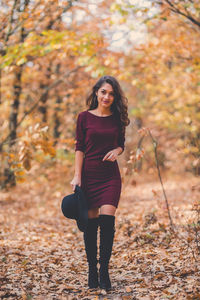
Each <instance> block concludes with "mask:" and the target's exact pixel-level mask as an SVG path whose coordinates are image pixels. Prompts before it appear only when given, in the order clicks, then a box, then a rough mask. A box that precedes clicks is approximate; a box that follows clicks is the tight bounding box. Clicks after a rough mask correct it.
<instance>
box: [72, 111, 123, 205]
mask: <svg viewBox="0 0 200 300" xmlns="http://www.w3.org/2000/svg"><path fill="white" fill-rule="evenodd" d="M124 141H125V137H124V134H122V129H121V126H120V122H119V120H118V119H117V118H116V116H115V115H114V114H112V115H110V116H106V117H100V116H96V115H94V114H92V113H91V112H89V111H83V112H81V113H80V114H79V115H78V119H77V127H76V147H75V151H77V150H79V151H82V152H84V154H85V155H84V160H83V166H82V174H81V188H82V189H83V191H84V193H85V196H86V199H87V202H88V208H89V209H91V208H95V207H100V206H102V205H104V204H111V205H114V206H115V207H118V203H119V199H120V193H121V176H120V171H119V167H118V163H117V161H116V160H115V161H114V162H112V161H108V160H105V161H102V159H103V157H104V156H105V154H106V153H107V152H109V151H110V150H113V149H115V148H117V147H121V148H122V149H123V150H124Z"/></svg>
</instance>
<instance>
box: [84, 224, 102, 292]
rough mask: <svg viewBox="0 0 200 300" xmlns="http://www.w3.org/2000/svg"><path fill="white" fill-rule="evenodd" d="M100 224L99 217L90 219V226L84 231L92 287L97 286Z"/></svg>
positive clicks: (89, 278)
mask: <svg viewBox="0 0 200 300" xmlns="http://www.w3.org/2000/svg"><path fill="white" fill-rule="evenodd" d="M98 225H99V218H92V219H88V226H87V228H86V230H85V231H84V233H83V237H84V242H85V251H86V255H87V261H88V266H89V272H88V286H89V288H90V289H94V288H97V287H98V286H99V282H98V272H97V231H98Z"/></svg>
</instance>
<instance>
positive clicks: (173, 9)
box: [164, 0, 200, 27]
mask: <svg viewBox="0 0 200 300" xmlns="http://www.w3.org/2000/svg"><path fill="white" fill-rule="evenodd" d="M164 1H165V2H166V3H167V4H168V5H169V6H170V10H171V11H173V12H175V13H177V14H179V15H182V16H184V17H185V18H187V19H188V20H190V21H191V22H192V23H194V24H195V25H197V26H198V27H200V21H198V20H196V19H195V18H194V17H193V16H191V14H189V13H188V11H187V14H186V13H184V12H183V11H181V10H180V9H179V8H177V7H176V6H175V4H173V3H172V1H170V0H164Z"/></svg>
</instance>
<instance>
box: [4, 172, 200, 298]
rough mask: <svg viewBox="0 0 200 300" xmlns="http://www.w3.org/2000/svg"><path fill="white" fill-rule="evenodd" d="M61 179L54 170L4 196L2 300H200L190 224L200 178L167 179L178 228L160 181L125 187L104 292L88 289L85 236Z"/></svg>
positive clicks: (199, 272)
mask: <svg viewBox="0 0 200 300" xmlns="http://www.w3.org/2000/svg"><path fill="white" fill-rule="evenodd" d="M63 182H64V180H63ZM63 182H60V185H58V182H57V179H55V178H54V175H53V174H50V175H49V177H48V179H46V180H43V181H40V180H38V181H33V180H30V181H28V182H26V183H24V184H23V185H19V186H17V187H16V188H13V189H12V190H9V191H7V192H1V193H0V199H1V200H0V204H1V215H0V223H1V224H0V228H1V231H0V243H1V250H0V251H1V253H0V261H1V269H0V298H1V299H45V300H46V299H105V300H106V299H124V300H126V299H179V300H180V299H200V281H199V280H200V279H199V278H200V267H199V255H198V240H197V239H196V240H195V238H194V230H193V229H190V231H191V232H189V229H187V228H189V227H187V226H186V225H187V224H189V223H191V222H194V221H195V217H194V215H195V211H193V210H192V207H193V203H194V202H197V201H198V200H199V196H200V184H199V178H195V177H191V176H184V177H183V178H182V179H179V178H173V180H172V179H165V183H164V186H165V188H166V193H167V196H168V198H169V204H170V207H171V209H172V217H173V221H174V223H175V225H176V226H175V231H174V232H173V231H171V230H170V228H169V226H168V223H169V222H168V218H167V210H166V207H165V205H164V199H163V195H162V191H161V186H160V184H159V182H158V180H156V179H155V180H154V181H151V182H150V180H149V179H148V178H147V179H146V180H144V179H143V180H141V181H140V180H137V182H134V181H133V182H132V185H131V186H130V185H125V184H124V187H123V192H122V197H121V200H120V205H119V208H118V210H117V214H116V235H115V242H114V248H113V255H112V258H111V261H110V276H111V280H112V285H113V289H112V291H110V292H108V293H107V294H106V292H104V291H100V290H99V289H96V290H92V291H89V290H88V288H87V264H86V257H85V251H84V244H83V238H82V233H81V232H79V231H78V230H77V228H76V226H75V222H74V221H72V220H67V219H65V218H64V217H63V216H62V213H61V210H60V203H61V199H62V197H63V196H64V195H65V194H67V193H68V192H71V191H70V190H69V189H68V190H67V191H66V188H65V187H64V184H63ZM197 228H198V227H197Z"/></svg>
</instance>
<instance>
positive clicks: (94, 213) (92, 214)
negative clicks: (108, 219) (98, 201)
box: [88, 207, 99, 219]
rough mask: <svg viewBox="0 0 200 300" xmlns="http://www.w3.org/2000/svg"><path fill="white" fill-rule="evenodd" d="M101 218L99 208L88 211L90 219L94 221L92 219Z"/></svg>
mask: <svg viewBox="0 0 200 300" xmlns="http://www.w3.org/2000/svg"><path fill="white" fill-rule="evenodd" d="M98 216H99V208H98V207H97V208H92V209H90V210H88V218H89V219H92V218H98Z"/></svg>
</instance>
